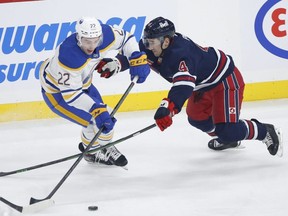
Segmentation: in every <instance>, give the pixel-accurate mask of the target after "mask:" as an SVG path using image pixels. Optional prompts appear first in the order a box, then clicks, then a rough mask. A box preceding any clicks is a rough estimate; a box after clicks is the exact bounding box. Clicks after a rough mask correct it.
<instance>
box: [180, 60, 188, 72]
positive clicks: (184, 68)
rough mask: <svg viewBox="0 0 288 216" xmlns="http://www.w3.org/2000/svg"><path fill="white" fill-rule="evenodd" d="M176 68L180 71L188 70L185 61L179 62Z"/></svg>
mask: <svg viewBox="0 0 288 216" xmlns="http://www.w3.org/2000/svg"><path fill="white" fill-rule="evenodd" d="M178 70H179V71H182V72H185V71H189V70H188V67H187V65H186V63H185V61H181V62H180V64H179V67H178Z"/></svg>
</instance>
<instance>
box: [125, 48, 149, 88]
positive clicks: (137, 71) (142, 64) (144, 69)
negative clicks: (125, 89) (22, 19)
mask: <svg viewBox="0 0 288 216" xmlns="http://www.w3.org/2000/svg"><path fill="white" fill-rule="evenodd" d="M129 63H130V75H131V81H132V80H133V79H134V77H135V76H138V77H139V78H138V80H137V83H143V82H144V81H145V80H146V78H147V76H148V75H149V73H150V67H149V65H148V64H147V55H146V54H145V52H138V51H137V52H133V53H132V55H131V57H130V58H129Z"/></svg>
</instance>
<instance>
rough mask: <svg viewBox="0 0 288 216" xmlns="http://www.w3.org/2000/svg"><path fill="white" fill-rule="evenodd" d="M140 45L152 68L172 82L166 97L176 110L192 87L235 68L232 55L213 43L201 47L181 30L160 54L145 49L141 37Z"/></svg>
mask: <svg viewBox="0 0 288 216" xmlns="http://www.w3.org/2000/svg"><path fill="white" fill-rule="evenodd" d="M139 46H140V50H141V51H144V52H146V54H147V57H148V63H149V65H150V67H151V69H153V70H154V71H156V72H157V73H159V74H160V75H161V76H162V77H163V78H165V79H166V80H167V81H169V82H171V83H173V85H172V87H171V89H170V91H169V94H168V98H169V99H170V100H172V101H173V102H174V103H175V105H176V108H177V109H178V110H179V111H180V110H181V108H182V106H183V104H184V102H185V101H186V100H187V99H188V98H189V97H190V96H191V94H192V92H193V91H198V90H199V91H207V90H209V89H211V88H213V87H215V86H216V85H217V84H219V83H220V82H221V81H222V80H223V79H225V78H226V77H227V76H228V75H230V74H231V73H232V72H233V70H234V62H233V59H232V57H231V56H229V55H226V54H225V53H224V52H222V51H221V50H218V49H215V48H213V47H201V46H199V45H197V44H196V43H194V42H193V41H192V40H191V39H189V38H188V37H185V36H183V35H181V34H180V33H176V34H175V36H174V39H173V40H172V42H171V44H170V45H169V47H168V48H167V49H165V50H164V51H163V53H162V55H161V56H160V57H155V56H154V54H153V52H152V51H150V50H148V49H146V48H145V46H144V44H143V42H142V40H140V41H139Z"/></svg>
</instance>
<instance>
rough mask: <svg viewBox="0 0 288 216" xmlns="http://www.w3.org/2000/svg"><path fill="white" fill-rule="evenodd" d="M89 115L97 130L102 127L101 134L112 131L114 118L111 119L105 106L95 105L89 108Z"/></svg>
mask: <svg viewBox="0 0 288 216" xmlns="http://www.w3.org/2000/svg"><path fill="white" fill-rule="evenodd" d="M90 113H91V115H92V116H93V118H94V119H95V122H96V126H97V127H98V128H99V129H100V128H101V127H104V128H103V130H102V132H103V133H109V132H110V131H111V130H112V129H113V127H114V125H115V123H116V121H117V120H116V119H115V118H114V117H112V118H111V116H110V114H109V113H108V111H107V109H106V105H105V104H102V103H100V104H96V103H95V104H94V105H93V106H92V107H91V109H90Z"/></svg>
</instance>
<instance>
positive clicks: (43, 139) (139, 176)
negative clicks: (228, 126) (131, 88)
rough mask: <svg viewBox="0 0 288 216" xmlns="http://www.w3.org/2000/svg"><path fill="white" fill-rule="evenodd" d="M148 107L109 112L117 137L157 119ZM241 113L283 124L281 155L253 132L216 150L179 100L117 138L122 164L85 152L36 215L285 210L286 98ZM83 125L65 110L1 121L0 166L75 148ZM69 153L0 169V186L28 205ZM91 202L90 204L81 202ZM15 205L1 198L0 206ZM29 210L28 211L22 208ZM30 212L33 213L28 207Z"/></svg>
mask: <svg viewBox="0 0 288 216" xmlns="http://www.w3.org/2000/svg"><path fill="white" fill-rule="evenodd" d="M153 115H154V111H142V112H129V113H123V112H122V113H116V117H117V119H118V122H117V124H116V132H115V138H114V140H116V139H118V138H121V137H124V136H127V135H129V134H131V133H134V132H135V131H137V130H140V129H142V128H145V127H146V126H149V125H151V124H153V123H154V121H153ZM241 115H242V118H245V119H250V118H257V119H258V120H260V121H262V122H269V123H273V124H275V125H276V126H277V127H280V128H281V129H282V132H283V134H284V136H283V139H284V140H283V141H284V155H283V157H282V158H279V157H277V156H271V155H270V154H269V153H268V151H267V149H266V146H265V145H264V144H263V143H262V142H260V141H244V142H242V145H243V146H245V148H244V149H231V150H226V151H222V152H215V151H212V150H210V149H208V147H207V142H208V141H209V137H208V136H207V135H206V134H204V133H202V132H200V131H198V130H196V129H194V128H192V127H191V126H190V125H189V124H188V122H187V120H186V115H185V110H183V111H182V112H181V113H180V114H178V115H177V116H175V118H174V123H173V125H172V126H171V127H170V128H168V129H167V130H166V131H164V132H160V130H159V129H158V128H156V127H155V128H153V129H151V130H149V131H146V132H145V133H142V134H140V135H138V136H136V137H133V138H131V139H129V140H127V141H125V142H123V143H119V144H118V145H117V147H118V149H119V150H120V151H121V152H122V153H123V154H125V155H126V157H127V158H128V160H129V164H128V171H127V170H124V169H122V168H119V167H112V168H111V167H110V168H107V167H103V166H102V167H99V166H95V165H94V166H93V165H89V164H87V163H86V162H85V161H84V160H82V161H81V162H80V164H79V165H78V166H77V167H76V168H75V170H74V171H73V172H72V173H71V175H70V176H69V177H68V178H67V180H66V181H65V182H64V184H63V185H62V186H61V187H60V189H59V190H58V191H57V192H56V193H55V194H54V196H53V197H52V198H53V200H54V201H55V205H54V206H52V207H50V208H47V209H45V210H43V211H40V212H38V213H34V214H33V215H37V216H92V215H98V216H160V215H161V216H175V215H177V216H286V215H287V214H288V205H287V204H288V202H287V200H288V153H287V152H285V145H286V144H287V142H288V138H287V136H288V135H287V134H288V117H287V115H288V99H280V100H271V101H259V102H246V103H244V104H243V108H242V114H241ZM79 138H80V127H79V126H77V125H74V124H72V123H70V122H68V121H65V120H63V119H60V118H57V119H49V120H33V121H22V122H9V123H1V124H0V141H1V150H0V161H1V162H0V172H3V171H12V170H15V169H21V168H25V167H29V166H32V165H36V164H40V163H43V162H48V161H51V160H55V159H58V158H62V157H66V156H69V155H74V154H77V153H79V152H78V149H77V145H78V142H79ZM75 160H76V159H73V160H69V161H66V162H63V163H60V164H56V165H52V166H48V167H45V168H40V169H37V170H31V171H27V172H23V173H18V174H14V175H10V176H5V177H0V196H1V197H4V198H6V199H7V200H9V201H11V202H13V203H15V204H18V205H21V206H27V205H28V203H29V199H30V197H34V198H38V199H43V198H45V197H46V196H47V195H48V194H49V193H50V192H51V191H52V190H53V188H54V187H55V186H56V185H57V183H58V182H59V181H60V179H61V178H62V177H63V176H64V174H65V173H66V172H67V170H68V169H69V168H70V167H71V166H72V164H73V163H74V162H75ZM90 205H96V206H98V208H99V209H98V211H96V212H91V211H88V206H90ZM10 215H13V216H16V215H21V213H19V212H17V211H15V210H13V209H11V208H10V207H8V206H7V205H5V204H4V203H0V216H10ZM28 215H30V214H28ZM31 215H32V214H31Z"/></svg>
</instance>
